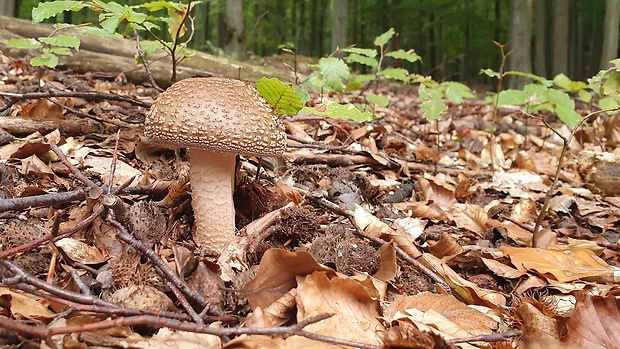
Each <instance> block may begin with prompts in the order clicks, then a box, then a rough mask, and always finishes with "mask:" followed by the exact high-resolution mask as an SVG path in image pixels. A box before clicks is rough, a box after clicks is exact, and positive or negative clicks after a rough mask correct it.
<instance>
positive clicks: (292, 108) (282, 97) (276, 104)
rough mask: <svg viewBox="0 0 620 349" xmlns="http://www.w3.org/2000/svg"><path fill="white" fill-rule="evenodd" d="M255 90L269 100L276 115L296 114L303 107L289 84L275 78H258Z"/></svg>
mask: <svg viewBox="0 0 620 349" xmlns="http://www.w3.org/2000/svg"><path fill="white" fill-rule="evenodd" d="M256 90H258V92H259V93H260V94H261V95H262V96H263V97H264V98H265V99H266V100H267V102H269V104H270V105H271V106H272V107H273V110H274V111H275V112H276V113H277V114H278V115H284V114H291V115H294V114H297V112H298V111H299V110H301V108H302V107H303V104H302V103H301V99H300V98H299V96H298V95H297V93H295V91H293V87H292V86H291V84H285V83H283V82H282V81H280V80H278V79H277V78H271V79H267V78H265V77H262V78H260V80H258V82H256Z"/></svg>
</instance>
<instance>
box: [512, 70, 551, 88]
mask: <svg viewBox="0 0 620 349" xmlns="http://www.w3.org/2000/svg"><path fill="white" fill-rule="evenodd" d="M505 75H514V76H522V77H524V78H528V79H532V80H534V81H536V82H539V83H540V84H542V85H543V86H545V87H551V86H552V85H553V81H551V80H549V79H546V78H543V77H542V76H538V75H534V74H531V73H524V72H521V71H513V70H511V71H507V72H506V73H505Z"/></svg>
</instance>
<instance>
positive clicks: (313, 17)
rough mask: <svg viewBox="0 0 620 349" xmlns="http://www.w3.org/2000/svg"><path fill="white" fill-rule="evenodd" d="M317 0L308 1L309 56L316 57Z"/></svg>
mask: <svg viewBox="0 0 620 349" xmlns="http://www.w3.org/2000/svg"><path fill="white" fill-rule="evenodd" d="M318 2H319V0H311V2H310V56H313V57H316V46H317V45H316V44H317V37H318V35H317V34H318V31H319V30H320V29H319V27H318V26H317V11H318Z"/></svg>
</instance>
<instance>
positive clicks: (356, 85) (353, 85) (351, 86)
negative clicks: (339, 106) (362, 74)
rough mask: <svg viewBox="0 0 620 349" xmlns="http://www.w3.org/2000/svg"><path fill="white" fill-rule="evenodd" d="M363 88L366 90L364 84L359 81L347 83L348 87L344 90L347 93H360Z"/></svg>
mask: <svg viewBox="0 0 620 349" xmlns="http://www.w3.org/2000/svg"><path fill="white" fill-rule="evenodd" d="M363 88H364V84H363V83H361V82H359V81H355V80H353V81H349V82H348V83H347V86H346V87H345V89H344V90H345V91H347V92H351V91H359V90H361V89H363Z"/></svg>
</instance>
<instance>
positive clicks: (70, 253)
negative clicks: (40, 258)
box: [54, 238, 108, 264]
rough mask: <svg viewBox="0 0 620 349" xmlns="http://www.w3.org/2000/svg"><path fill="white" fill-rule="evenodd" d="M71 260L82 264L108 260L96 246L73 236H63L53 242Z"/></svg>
mask: <svg viewBox="0 0 620 349" xmlns="http://www.w3.org/2000/svg"><path fill="white" fill-rule="evenodd" d="M54 245H56V247H58V248H59V249H61V250H62V252H64V253H65V255H66V256H67V257H68V258H69V259H70V260H72V261H73V262H79V263H83V264H99V263H103V262H105V261H107V260H108V256H106V255H104V254H103V253H102V252H101V251H99V249H98V248H96V247H94V246H90V245H88V244H85V243H83V242H81V241H78V240H76V239H73V238H64V239H60V240H58V241H56V242H55V243H54Z"/></svg>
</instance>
